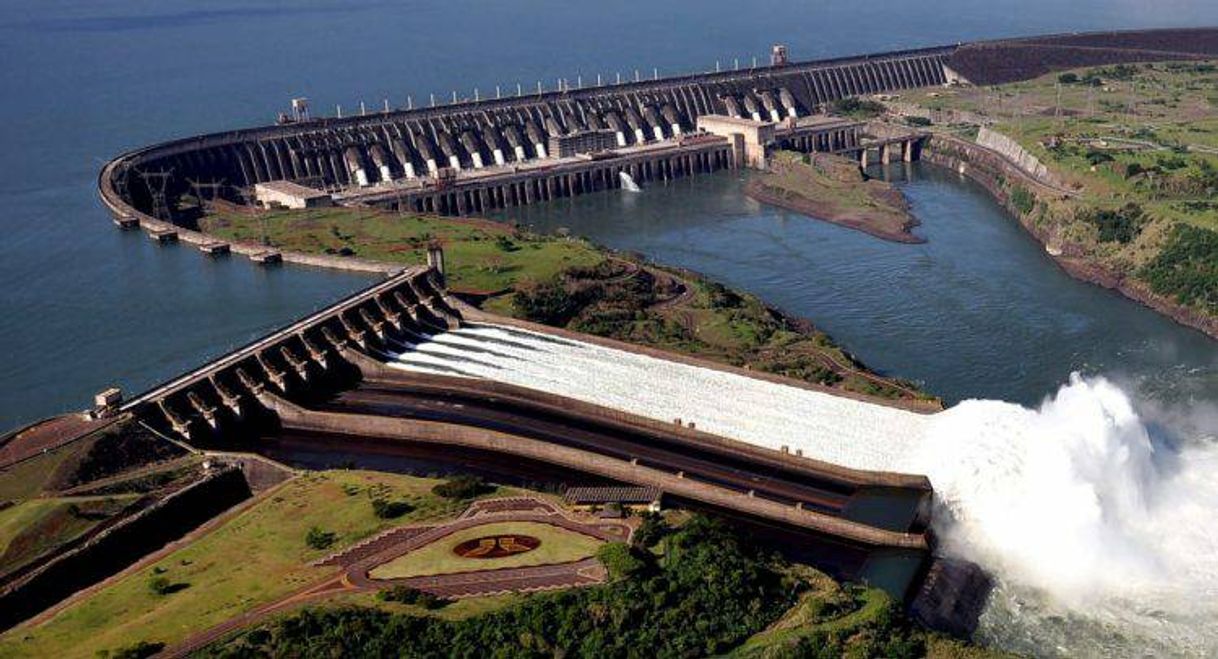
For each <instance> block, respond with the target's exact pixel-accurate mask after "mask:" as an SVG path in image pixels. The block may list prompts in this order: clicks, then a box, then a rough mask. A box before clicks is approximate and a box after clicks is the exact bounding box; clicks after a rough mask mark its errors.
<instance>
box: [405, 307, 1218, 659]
mask: <svg viewBox="0 0 1218 659" xmlns="http://www.w3.org/2000/svg"><path fill="white" fill-rule="evenodd" d="M393 365H394V366H396V367H398V368H404V369H410V370H423V371H437V372H448V373H452V372H454V371H455V372H458V373H459V374H462V375H468V376H472V377H483V378H489V379H494V380H499V381H504V382H510V383H514V384H519V385H523V386H528V387H531V388H534V389H539V390H542V391H549V392H552V393H557V394H561V395H564V396H569V397H572V398H576V399H580V400H585V401H588V402H592V403H596V404H600V405H605V406H608V407H613V408H617V409H622V410H627V411H631V412H634V413H636V414H640V415H643V416H648V417H651V418H655V419H660V420H672V419H674V418H681V419H683V420H687V421H688V420H693V421H695V422H696V423H697V425H698V427H699V428H700V429H703V430H707V431H709V432H713V433H717V434H721V435H724V436H728V437H733V438H735V439H738V440H741V441H746V442H750V443H754V444H758V445H761V446H767V447H770V448H779V447H780V446H783V445H786V446H789V447H790V448H791V449H792V450H795V449H797V448H799V449H802V450H803V451H804V453H805V455H808V456H809V457H814V458H818V459H823V460H827V461H830V462H834V463H837V464H843V465H847V466H852V467H857V468H862V469H878V470H889V471H900V472H909V473H922V474H926V475H928V476H929V477H930V479H931V481H932V483H933V485H934V487H935V493H936V498H937V501H938V505H939V510H938V511H937V513H936V517H935V519H936V521H935V524H936V527H937V528H936V531H937V533H938V536H939V537H940V539H941V540H942V541H943V549H944V550H945V551H946V552H948V553H951V554H956V555H959V556H962V557H965V558H967V559H969V560H972V561H975V562H977V563H978V564H980V565H982V566H983V567H984V568H985V569H986V570H987V571H989V572H990V573H991V574H993V575H995V577H996V578H997V580H998V583H999V585H998V587H997V589H996V591H995V593H994V594H993V596H992V598H991V604H990V607H989V609H988V610H987V612H986V613H985V615H983V617H982V621H981V622H982V624H981V629H980V634H981V636H982V638H984V639H987V640H991V641H994V642H996V643H998V644H999V645H1001V646H1003V647H1007V648H1012V649H1017V650H1022V651H1026V652H1029V653H1032V654H1036V655H1050V654H1062V655H1071V656H1149V655H1155V656H1160V655H1196V656H1213V655H1215V654H1218V629H1215V627H1214V625H1213V621H1215V620H1218V531H1216V530H1215V529H1216V528H1218V527H1216V526H1214V524H1213V523H1212V518H1213V516H1214V513H1215V512H1216V511H1218V437H1215V436H1214V435H1213V433H1214V431H1215V424H1214V423H1213V421H1214V419H1218V415H1214V414H1211V415H1210V416H1209V417H1207V416H1205V412H1206V411H1204V410H1193V411H1192V412H1191V413H1192V416H1193V418H1192V419H1176V421H1179V423H1172V424H1171V426H1172V427H1174V428H1188V429H1189V432H1190V436H1183V437H1181V436H1178V435H1177V436H1165V433H1164V432H1162V431H1161V430H1160V429H1158V426H1156V425H1155V424H1150V423H1148V422H1147V421H1145V420H1144V418H1143V417H1142V416H1141V415H1140V414H1139V412H1138V406H1137V405H1136V404H1135V401H1133V400H1131V398H1130V397H1129V396H1128V395H1127V394H1126V393H1125V392H1124V391H1122V390H1121V389H1120V388H1119V387H1117V386H1116V385H1114V384H1113V383H1111V382H1109V381H1107V380H1105V379H1103V378H1091V379H1083V378H1081V377H1078V376H1074V377H1072V378H1071V381H1070V382H1069V383H1067V384H1066V385H1064V386H1062V387H1061V389H1060V390H1059V391H1058V392H1057V393H1056V395H1054V396H1053V397H1051V398H1049V399H1047V400H1046V401H1045V402H1044V403H1043V404H1042V405H1041V406H1040V407H1039V408H1037V409H1029V408H1026V407H1023V406H1020V405H1015V404H1011V403H1005V402H1001V401H989V400H970V401H965V402H963V403H960V404H959V405H956V406H955V407H953V408H951V409H949V410H946V411H944V412H941V413H938V414H934V415H921V414H915V413H911V412H906V411H902V410H898V409H894V408H891V407H886V406H880V405H872V404H867V403H862V402H859V401H854V400H850V399H845V398H840V397H837V396H832V395H828V394H824V393H820V392H816V391H810V390H806V389H801V388H797V387H790V386H785V385H779V384H774V383H771V382H766V381H762V380H757V379H754V378H749V377H745V376H741V375H735V374H731V373H725V372H722V371H717V370H714V369H707V368H699V367H694V366H689V365H685V364H680V363H676V362H671V361H667V360H661V359H655V358H651V357H646V356H642V355H638V354H635V353H631V352H625V351H620V350H613V349H609V348H604V347H601V346H596V345H592V344H588V343H582V342H575V341H568V340H563V339H554V338H551V337H546V336H543V335H538V334H532V333H528V332H522V331H520V330H515V329H512V330H509V329H507V328H498V327H486V326H482V327H473V328H465V329H461V330H458V331H455V332H448V333H445V334H441V335H439V336H436V337H433V338H432V340H430V341H427V342H423V343H420V344H419V345H418V346H417V347H416V348H415V350H413V351H411V352H408V353H405V354H403V355H400V356H398V357H397V360H396V361H395V362H394V363H393ZM1211 412H1212V411H1211ZM1156 413H1157V416H1158V417H1166V416H1168V415H1166V414H1165V413H1163V412H1162V411H1158V410H1156ZM1207 433H1208V434H1207Z"/></svg>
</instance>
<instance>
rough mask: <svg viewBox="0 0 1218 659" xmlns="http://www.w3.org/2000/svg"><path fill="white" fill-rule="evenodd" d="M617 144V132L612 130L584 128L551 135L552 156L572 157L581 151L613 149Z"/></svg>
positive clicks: (593, 151)
mask: <svg viewBox="0 0 1218 659" xmlns="http://www.w3.org/2000/svg"><path fill="white" fill-rule="evenodd" d="M615 146H617V132H616V131H612V130H583V131H579V132H577V133H570V134H568V135H558V134H554V135H551V136H550V144H549V147H550V157H552V158H570V157H572V156H575V155H578V154H581V153H600V152H602V151H611V150H612V149H613V148H614V147H615Z"/></svg>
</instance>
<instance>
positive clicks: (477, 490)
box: [431, 474, 494, 499]
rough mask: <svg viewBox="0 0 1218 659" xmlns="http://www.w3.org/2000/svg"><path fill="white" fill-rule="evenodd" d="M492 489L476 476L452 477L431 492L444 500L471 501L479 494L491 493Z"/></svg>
mask: <svg viewBox="0 0 1218 659" xmlns="http://www.w3.org/2000/svg"><path fill="white" fill-rule="evenodd" d="M493 489H494V488H492V487H490V486H488V485H487V484H486V483H484V482H482V479H481V478H478V477H477V476H470V475H464V474H463V475H461V476H453V477H452V478H450V479H448V480H446V481H444V482H443V483H440V484H438V485H436V486H435V487H433V488H431V491H432V492H433V493H435V494H436V495H438V496H442V497H444V498H445V499H472V498H474V497H476V496H479V495H481V494H486V493H488V492H491V491H492V490H493Z"/></svg>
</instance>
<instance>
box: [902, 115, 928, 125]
mask: <svg viewBox="0 0 1218 659" xmlns="http://www.w3.org/2000/svg"><path fill="white" fill-rule="evenodd" d="M905 123H907V124H909V125H910V126H929V125H931V124H932V123H933V122H932V121H931V120H930V117H905Z"/></svg>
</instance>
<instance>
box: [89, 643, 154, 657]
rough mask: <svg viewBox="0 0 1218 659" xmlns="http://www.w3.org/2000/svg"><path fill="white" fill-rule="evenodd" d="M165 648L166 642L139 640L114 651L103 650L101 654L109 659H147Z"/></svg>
mask: <svg viewBox="0 0 1218 659" xmlns="http://www.w3.org/2000/svg"><path fill="white" fill-rule="evenodd" d="M164 649H165V644H164V643H161V642H154V641H139V642H138V643H132V644H131V645H126V646H123V647H121V648H119V649H117V650H115V651H114V652H113V653H110V652H102V653H100V654H101V656H103V657H107V658H108V659H147V658H148V657H152V656H154V655H156V654H157V653H159V652H160V651H161V650H164Z"/></svg>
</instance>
